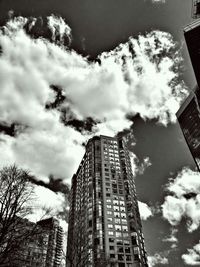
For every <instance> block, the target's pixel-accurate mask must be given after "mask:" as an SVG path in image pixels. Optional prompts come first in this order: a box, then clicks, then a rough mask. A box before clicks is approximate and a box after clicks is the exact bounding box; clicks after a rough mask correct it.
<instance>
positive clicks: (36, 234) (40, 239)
mask: <svg viewBox="0 0 200 267" xmlns="http://www.w3.org/2000/svg"><path fill="white" fill-rule="evenodd" d="M20 222H21V223H18V228H17V229H16V231H15V235H16V238H15V240H16V244H18V237H20V239H19V240H20V243H19V244H18V245H17V246H16V247H15V248H14V249H13V251H12V254H11V255H10V256H9V259H8V261H6V262H5V264H4V265H3V266H2V267H60V266H61V259H62V256H63V244H62V242H63V229H62V227H60V226H59V222H58V220H57V219H54V218H49V219H45V220H41V221H38V222H37V223H36V224H35V223H33V222H30V221H29V220H27V219H20Z"/></svg>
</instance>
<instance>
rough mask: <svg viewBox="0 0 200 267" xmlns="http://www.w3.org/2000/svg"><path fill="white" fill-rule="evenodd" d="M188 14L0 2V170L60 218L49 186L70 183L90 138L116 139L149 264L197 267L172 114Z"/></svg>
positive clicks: (194, 201)
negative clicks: (18, 172)
mask: <svg viewBox="0 0 200 267" xmlns="http://www.w3.org/2000/svg"><path fill="white" fill-rule="evenodd" d="M191 8H192V0H101V1H99V0H82V1H80V0H73V1H72V0H58V1H53V0H40V1H35V0H18V1H14V0H0V25H1V30H0V48H1V54H0V151H1V153H0V167H2V166H4V165H8V164H12V163H16V164H17V165H19V166H20V167H23V168H26V169H29V170H30V171H31V173H32V174H33V175H34V176H35V177H36V178H35V179H37V180H38V181H42V182H38V183H37V185H35V191H36V193H37V195H38V197H39V201H40V202H42V203H43V204H45V205H50V206H51V207H54V208H55V209H56V210H58V211H61V212H62V210H63V208H64V207H63V205H64V204H63V203H64V196H63V193H62V192H54V191H59V190H54V191H53V190H50V189H53V188H52V187H49V188H50V189H48V188H47V186H45V187H44V186H42V185H44V184H48V183H49V176H50V175H51V176H53V177H54V178H55V179H56V178H60V179H62V180H63V182H61V180H59V183H60V184H62V183H70V179H71V176H72V174H73V173H74V172H75V171H76V169H77V167H78V164H79V162H80V160H81V158H82V156H83V153H84V144H85V143H86V142H87V140H88V139H89V138H91V137H92V136H93V135H98V134H105V135H111V136H113V135H115V134H117V133H118V132H120V131H124V130H126V131H125V132H127V133H128V134H127V141H128V144H129V148H130V151H131V153H132V161H133V164H132V165H133V170H134V173H135V181H136V187H137V192H138V199H139V201H140V204H139V206H140V210H141V217H142V219H143V229H144V234H145V240H146V247H147V251H148V255H149V264H150V266H171V267H182V266H200V242H199V240H200V234H199V227H200V212H199V210H200V179H199V178H200V177H199V174H198V173H197V172H196V170H195V165H194V162H193V159H192V157H191V155H190V152H189V150H188V148H187V146H186V143H185V140H184V138H183V136H182V133H181V130H180V128H179V125H178V124H177V122H176V116H175V113H176V111H177V110H178V108H179V106H180V105H181V103H182V102H183V101H184V99H185V98H186V96H187V94H188V91H190V90H191V89H192V88H193V87H194V86H195V78H194V74H193V71H192V67H191V63H190V60H189V56H188V52H187V49H186V45H185V41H184V37H183V28H184V26H186V25H187V24H188V23H190V22H191V21H192V18H191ZM51 182H52V180H51ZM43 183H44V184H43ZM50 200H51V201H50ZM38 205H39V204H38ZM65 208H66V207H65ZM38 213H39V211H38Z"/></svg>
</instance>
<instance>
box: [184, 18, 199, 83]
mask: <svg viewBox="0 0 200 267" xmlns="http://www.w3.org/2000/svg"><path fill="white" fill-rule="evenodd" d="M184 36H185V40H186V44H187V48H188V52H189V55H190V59H191V63H192V66H193V69H194V74H195V76H196V80H197V84H198V86H200V19H197V20H194V21H193V22H192V23H190V24H189V25H188V26H186V27H185V28H184Z"/></svg>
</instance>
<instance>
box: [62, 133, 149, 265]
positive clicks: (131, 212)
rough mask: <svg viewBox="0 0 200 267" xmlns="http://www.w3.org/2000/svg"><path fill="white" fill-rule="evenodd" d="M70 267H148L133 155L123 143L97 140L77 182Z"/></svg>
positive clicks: (72, 205) (104, 138)
mask: <svg viewBox="0 0 200 267" xmlns="http://www.w3.org/2000/svg"><path fill="white" fill-rule="evenodd" d="M67 266H69V267H70V266H79V267H90V266H95V267H97V266H115V267H123V266H124V267H125V266H126V267H146V266H148V264H147V256H146V251H145V247H144V237H143V233H142V225H141V220H140V214H139V210H138V203H137V197H136V190H135V183H134V177H133V174H132V170H131V162H130V156H129V151H128V149H127V148H126V143H125V142H124V140H123V139H122V138H111V137H107V136H96V137H93V138H92V139H90V140H89V141H88V143H87V145H86V152H85V155H84V157H83V159H82V161H81V163H80V165H79V167H78V170H77V172H76V174H75V175H74V176H73V178H72V187H71V201H70V213H69V229H68V245H67Z"/></svg>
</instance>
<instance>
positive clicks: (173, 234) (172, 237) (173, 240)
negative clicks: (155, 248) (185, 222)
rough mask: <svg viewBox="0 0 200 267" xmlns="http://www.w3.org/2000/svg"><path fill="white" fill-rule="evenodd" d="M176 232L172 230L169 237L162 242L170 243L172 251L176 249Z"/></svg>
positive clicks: (174, 229) (176, 230)
mask: <svg viewBox="0 0 200 267" xmlns="http://www.w3.org/2000/svg"><path fill="white" fill-rule="evenodd" d="M177 232H178V229H176V228H172V229H171V233H170V235H169V236H167V237H165V238H164V239H163V242H169V243H172V244H171V248H172V249H175V248H176V247H177V243H178V238H177V237H176V234H177Z"/></svg>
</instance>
